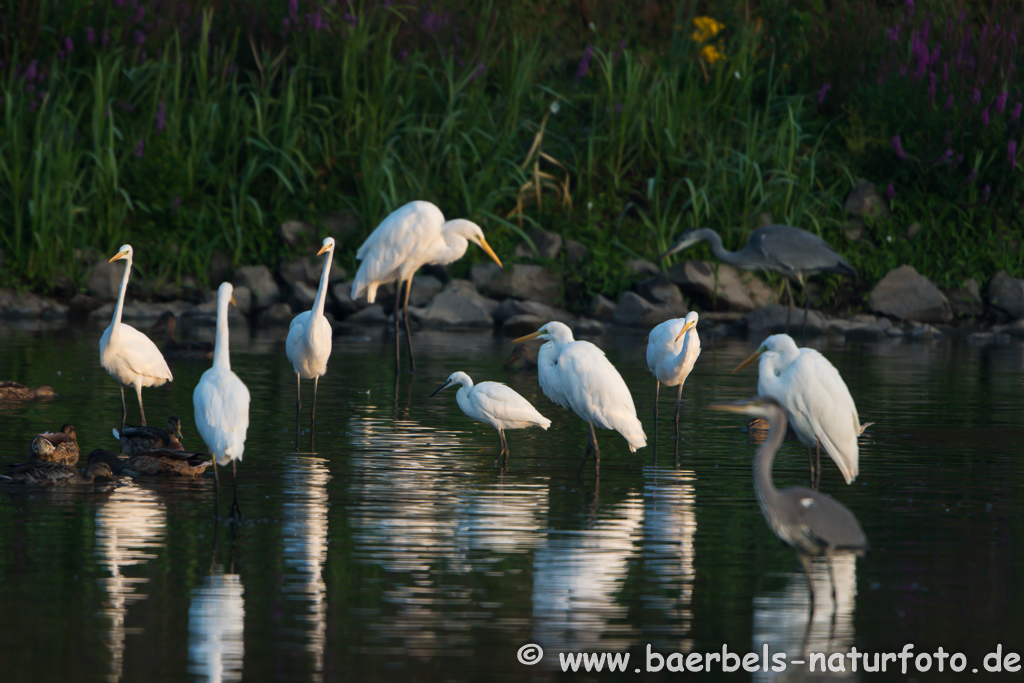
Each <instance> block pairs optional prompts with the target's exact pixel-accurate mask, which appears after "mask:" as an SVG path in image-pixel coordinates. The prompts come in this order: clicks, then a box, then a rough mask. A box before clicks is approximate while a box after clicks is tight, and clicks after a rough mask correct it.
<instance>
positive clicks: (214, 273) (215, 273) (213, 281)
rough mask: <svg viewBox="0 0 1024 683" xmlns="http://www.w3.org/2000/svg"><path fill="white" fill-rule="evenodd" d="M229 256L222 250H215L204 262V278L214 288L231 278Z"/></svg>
mask: <svg viewBox="0 0 1024 683" xmlns="http://www.w3.org/2000/svg"><path fill="white" fill-rule="evenodd" d="M231 270H232V268H231V257H230V256H228V255H227V254H225V253H224V252H223V251H215V252H213V254H212V255H211V256H210V260H209V261H208V262H207V264H206V279H207V280H208V281H209V283H210V286H211V287H212V288H214V289H216V288H217V287H220V283H222V282H227V281H228V280H229V279H230V278H231Z"/></svg>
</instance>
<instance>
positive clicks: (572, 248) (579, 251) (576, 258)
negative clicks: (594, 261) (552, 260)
mask: <svg viewBox="0 0 1024 683" xmlns="http://www.w3.org/2000/svg"><path fill="white" fill-rule="evenodd" d="M589 254H590V250H589V249H587V247H586V245H584V244H583V243H582V242H577V241H576V240H566V241H565V257H566V259H568V261H569V265H571V266H576V265H579V264H580V263H583V261H584V260H586V258H587V256H588V255H589Z"/></svg>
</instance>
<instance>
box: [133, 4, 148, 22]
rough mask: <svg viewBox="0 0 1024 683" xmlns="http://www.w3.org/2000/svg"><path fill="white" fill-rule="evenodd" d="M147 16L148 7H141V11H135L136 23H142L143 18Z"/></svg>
mask: <svg viewBox="0 0 1024 683" xmlns="http://www.w3.org/2000/svg"><path fill="white" fill-rule="evenodd" d="M145 18H146V8H145V7H140V8H139V11H138V12H136V13H135V23H136V24H140V23H142V20H143V19H145Z"/></svg>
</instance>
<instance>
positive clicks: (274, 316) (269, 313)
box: [256, 302, 295, 327]
mask: <svg viewBox="0 0 1024 683" xmlns="http://www.w3.org/2000/svg"><path fill="white" fill-rule="evenodd" d="M294 317H295V312H294V311H292V307H291V306H289V305H288V304H286V303H283V302H281V303H276V304H272V305H271V306H270V307H269V308H266V309H264V310H263V311H261V312H260V314H259V316H258V317H257V318H256V323H257V324H258V325H259V326H260V327H274V326H277V325H290V324H291V322H292V318H294Z"/></svg>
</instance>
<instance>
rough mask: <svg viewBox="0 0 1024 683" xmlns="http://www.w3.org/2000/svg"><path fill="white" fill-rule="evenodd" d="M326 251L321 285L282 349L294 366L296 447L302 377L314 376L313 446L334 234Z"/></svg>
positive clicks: (327, 342) (326, 349) (326, 351)
mask: <svg viewBox="0 0 1024 683" xmlns="http://www.w3.org/2000/svg"><path fill="white" fill-rule="evenodd" d="M324 253H326V254H327V256H326V257H325V258H324V272H323V275H321V276H320V286H319V287H318V288H317V290H316V298H315V299H313V308H312V309H311V310H308V311H304V312H302V313H299V314H298V315H297V316H295V317H294V318H292V324H291V326H290V327H289V328H288V341H287V342H285V351H286V352H287V354H288V360H290V361H291V362H292V367H293V368H295V450H296V451H298V450H299V412H300V411H301V410H302V380H304V379H311V380H313V410H312V411H311V412H310V414H309V448H310V450H313V449H315V448H316V436H315V435H314V429H315V425H314V422H315V420H316V390H317V386H318V385H319V384H320V376H321V375H323V374H325V373H326V372H327V359H328V358H330V356H331V324H330V323H329V322H327V318H325V317H324V304H325V303H326V302H327V278H328V276H329V275H330V274H331V259H332V258H333V257H334V238H333V237H328V238H327V239H325V240H324V245H323V246H322V247H321V248H320V251H318V252H317V253H316V255H317V256H320V254H324Z"/></svg>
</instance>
